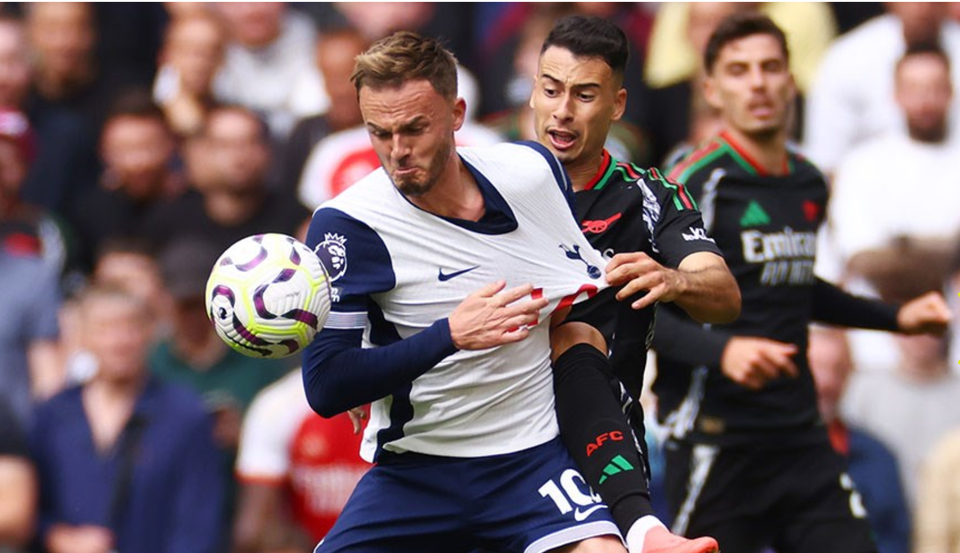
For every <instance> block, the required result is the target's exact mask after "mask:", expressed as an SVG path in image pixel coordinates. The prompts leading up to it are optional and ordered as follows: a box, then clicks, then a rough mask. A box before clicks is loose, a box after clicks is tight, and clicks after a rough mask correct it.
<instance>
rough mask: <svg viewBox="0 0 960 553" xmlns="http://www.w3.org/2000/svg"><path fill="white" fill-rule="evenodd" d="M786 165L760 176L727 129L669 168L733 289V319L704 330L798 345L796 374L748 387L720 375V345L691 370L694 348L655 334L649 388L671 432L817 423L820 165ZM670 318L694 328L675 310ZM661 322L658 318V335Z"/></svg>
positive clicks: (794, 158)
mask: <svg viewBox="0 0 960 553" xmlns="http://www.w3.org/2000/svg"><path fill="white" fill-rule="evenodd" d="M786 163H787V166H786V167H784V174H782V175H777V176H773V175H769V174H765V172H764V171H763V169H762V168H761V167H760V166H759V165H758V164H757V163H755V162H754V161H753V160H751V159H750V157H749V155H748V154H746V153H745V152H744V151H743V150H741V149H740V148H738V146H737V145H736V144H735V143H734V142H733V140H732V139H731V138H730V136H729V135H727V134H726V133H721V134H720V135H719V136H718V137H717V138H715V139H714V140H712V141H710V142H709V143H707V144H706V145H705V146H703V147H701V148H700V149H698V150H696V151H694V152H692V153H691V154H690V155H688V156H687V157H686V158H685V159H684V160H683V161H681V162H680V163H679V164H678V165H677V166H676V167H674V168H673V169H672V170H671V171H670V177H671V178H673V179H676V180H677V181H678V182H680V183H683V185H684V186H685V187H686V188H687V190H688V192H689V193H690V194H691V195H693V196H694V197H695V198H696V199H697V201H698V202H699V203H700V208H701V210H702V212H703V219H704V221H705V225H706V229H707V232H709V233H710V236H711V237H713V238H714V239H715V240H716V242H717V245H718V246H719V247H720V249H721V250H723V253H724V257H725V259H726V262H727V265H728V266H729V268H730V271H731V272H732V273H733V275H734V276H735V277H736V279H737V282H738V283H739V285H740V292H741V296H742V299H743V304H742V310H741V315H740V317H739V319H737V320H736V321H734V322H733V323H730V324H726V325H712V326H710V325H707V326H706V327H705V328H707V329H708V331H709V332H711V333H719V334H720V335H725V336H744V335H745V336H758V337H766V338H770V339H773V340H777V341H780V342H786V343H790V344H796V345H797V348H798V353H797V354H796V355H795V357H794V361H795V363H796V365H797V368H798V369H799V371H800V374H799V376H798V377H797V378H791V377H786V376H781V377H779V378H777V379H775V380H773V381H771V382H769V383H768V384H767V385H766V387H764V388H763V389H762V390H760V391H752V390H749V389H747V388H745V387H743V386H741V385H739V384H736V383H735V382H733V381H732V380H730V379H728V378H727V377H725V376H724V375H723V374H722V373H721V372H720V369H719V351H718V352H715V353H716V355H715V360H714V362H713V366H710V365H703V366H692V365H690V364H689V363H685V362H684V361H683V360H682V359H683V358H684V355H683V354H684V351H683V349H684V348H685V347H694V346H692V345H691V346H687V345H686V344H685V343H684V342H685V341H684V336H682V335H681V336H671V337H670V339H669V347H667V346H666V345H664V346H663V347H661V343H660V341H659V340H658V341H657V343H656V349H657V360H658V374H657V380H656V382H655V384H654V391H655V392H656V394H657V397H658V400H659V406H660V411H659V415H660V418H661V421H662V422H665V423H667V424H668V425H670V426H671V428H672V430H673V432H674V435H679V436H683V435H685V434H687V433H693V434H695V435H698V436H699V437H700V438H701V439H702V438H706V439H708V440H709V439H710V437H711V436H712V437H714V438H715V439H716V440H718V441H722V440H725V437H728V436H731V435H733V436H735V435H736V434H737V433H740V432H747V433H749V432H751V431H763V430H770V429H779V428H784V427H790V426H797V427H800V426H804V425H809V424H810V423H812V422H815V421H817V420H818V413H817V402H816V391H815V389H814V383H813V378H812V376H811V373H810V369H809V366H808V364H807V357H806V349H807V325H808V323H809V322H810V320H811V316H812V302H813V290H814V285H815V282H816V280H815V277H814V272H813V266H814V260H815V257H816V241H817V229H818V228H819V226H820V223H821V222H822V221H823V218H824V213H825V209H826V202H827V185H826V182H825V180H824V178H823V175H822V174H821V173H820V171H819V170H817V168H816V167H814V166H813V165H812V164H811V163H810V162H808V161H807V160H806V159H804V158H803V157H801V156H799V155H798V154H796V153H793V152H790V154H789V156H788V159H787V161H786ZM668 315H669V317H679V318H683V319H685V320H686V321H687V323H689V324H690V325H693V324H695V323H693V321H692V320H690V319H689V318H688V317H686V315H685V314H684V313H683V312H682V311H680V310H678V309H672V310H671V312H670V313H669V314H668ZM662 318H663V317H662ZM661 323H663V321H661ZM665 327H666V325H665V324H659V325H658V332H664V331H665V330H666V329H665ZM669 328H670V331H671V332H677V329H678V327H676V326H673V325H671V326H670V327H669ZM688 328H692V327H689V326H688ZM693 331H694V332H697V331H699V328H693ZM691 342H692V340H691ZM730 439H735V438H732V437H731V438H730ZM728 441H729V440H728Z"/></svg>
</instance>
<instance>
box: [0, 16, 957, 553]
mask: <svg viewBox="0 0 960 553" xmlns="http://www.w3.org/2000/svg"><path fill="white" fill-rule="evenodd" d="M736 10H761V11H763V12H765V13H766V14H768V15H769V16H770V17H771V18H772V19H773V20H774V21H775V22H776V23H777V24H778V25H780V26H781V27H782V28H783V29H784V31H785V32H786V34H787V38H788V41H789V45H790V49H791V60H790V61H791V68H792V71H793V73H794V76H795V78H796V82H797V84H798V88H799V90H800V92H801V94H802V96H801V97H800V99H799V101H798V102H797V105H796V106H795V107H796V109H795V112H794V115H795V117H794V123H793V136H794V139H795V144H796V147H797V148H799V149H800V150H801V151H802V152H804V154H805V155H807V156H808V157H809V158H810V159H812V160H813V161H814V162H815V163H816V164H817V165H818V166H819V167H820V168H821V169H822V170H823V171H824V173H825V174H826V175H827V176H828V178H829V181H830V184H831V194H832V198H831V204H830V215H829V221H828V223H827V225H826V226H825V227H824V229H823V231H822V233H821V238H820V259H819V261H818V272H819V273H820V274H821V275H822V276H824V277H825V278H828V279H829V280H832V281H834V282H838V283H841V284H843V285H844V286H845V287H847V288H848V289H850V290H852V291H855V292H858V293H863V294H868V295H874V296H878V297H881V298H883V299H886V300H889V301H899V300H904V299H907V298H912V297H915V296H917V295H919V294H920V293H922V292H926V291H929V290H944V292H945V294H946V295H947V297H948V299H950V301H953V302H954V304H955V305H954V307H955V308H956V307H960V302H957V301H956V300H957V291H960V241H958V240H957V233H958V231H960V141H958V140H957V133H958V127H957V122H958V118H960V106H958V105H957V102H958V101H960V100H958V96H957V95H956V94H955V90H956V89H957V86H958V84H960V69H958V68H956V65H957V64H958V63H960V5H958V4H953V3H923V2H917V3H889V4H881V3H872V2H866V3H856V4H846V3H823V2H803V3H735V4H734V3H690V4H687V3H537V4H533V3H501V2H490V3H482V4H480V3H420V2H405V3H376V2H372V3H303V4H290V5H287V4H282V3H249V4H227V3H224V4H206V3H165V4H159V3H156V4H137V3H123V2H121V3H109V4H86V3H70V4H61V3H43V4H27V3H24V4H17V3H2V4H0V305H3V306H4V309H3V317H0V551H3V549H4V548H7V549H9V550H11V551H27V550H38V551H39V550H41V548H42V549H46V550H48V551H51V552H53V553H58V552H61V551H64V552H66V551H70V552H72V553H86V552H89V553H107V552H109V551H117V550H122V551H138V552H141V553H143V552H151V551H158V552H159V551H174V550H176V551H178V552H194V551H196V552H199V551H235V552H264V551H272V552H281V551H284V552H288V553H293V552H301V551H303V552H306V551H310V550H312V546H313V544H314V543H315V542H316V541H317V540H318V539H319V537H321V536H322V535H323V534H324V533H325V531H326V529H327V528H328V527H329V525H330V524H331V523H332V520H333V519H334V518H335V517H336V514H337V512H338V510H339V508H340V507H341V506H342V504H343V502H344V500H345V498H346V497H347V495H349V492H350V490H351V489H352V486H353V484H354V483H355V482H356V480H357V479H358V478H359V476H360V475H362V473H363V472H364V470H365V468H366V467H365V465H364V464H363V463H362V461H360V460H359V458H358V455H357V449H358V444H359V438H358V437H356V436H354V434H353V431H352V427H351V424H350V421H349V420H347V419H346V418H345V417H338V418H334V419H331V420H324V419H321V418H319V417H318V416H316V415H315V414H313V413H312V412H311V411H310V409H309V407H308V406H307V404H306V400H305V398H304V397H303V390H302V386H301V384H300V381H299V373H298V372H297V371H296V367H295V366H294V365H293V364H291V363H296V360H293V361H292V362H291V363H282V362H277V361H260V360H255V359H251V358H247V357H243V356H241V355H239V354H237V353H235V352H233V351H232V350H230V349H229V348H227V347H226V346H225V345H224V344H223V343H222V342H221V341H220V340H219V339H218V338H217V336H216V335H215V334H214V331H213V329H212V326H211V325H210V324H209V323H208V322H207V320H206V315H205V312H204V303H203V289H204V285H205V281H206V277H207V274H208V272H209V269H210V267H211V266H212V264H213V261H214V260H215V259H216V258H217V256H218V255H219V253H220V252H222V251H223V250H224V249H225V248H226V247H227V246H229V245H230V244H232V243H233V242H235V241H236V240H238V239H240V238H243V237H245V236H248V235H250V234H255V233H261V232H282V233H286V234H291V235H296V236H302V232H303V230H304V228H305V224H306V222H307V221H308V218H309V215H310V213H311V211H312V210H313V209H314V208H315V207H316V206H317V205H319V204H320V203H321V202H322V201H324V200H326V199H328V198H330V197H332V196H334V195H336V194H337V193H339V192H340V191H341V190H343V189H344V188H345V187H347V186H349V185H350V184H351V183H353V182H355V181H356V180H358V179H359V178H360V177H362V176H363V175H365V174H366V173H368V172H369V171H371V170H372V169H374V168H376V167H377V166H378V162H377V159H376V156H375V154H374V153H373V150H372V149H371V147H370V144H369V140H368V138H367V134H366V131H365V129H364V128H363V127H362V125H361V123H362V121H361V117H360V113H359V109H358V107H357V103H356V92H355V90H354V88H353V85H352V84H351V83H350V81H349V76H350V74H351V72H352V67H353V58H354V56H355V55H356V54H358V53H360V52H361V51H362V50H364V49H365V48H366V47H367V45H369V44H370V43H371V42H372V41H374V40H376V39H378V38H380V37H382V36H385V35H386V34H389V33H390V32H392V31H394V30H399V29H411V30H416V31H418V32H420V33H422V34H425V35H431V36H437V37H440V38H442V39H443V40H444V41H445V42H446V44H447V45H448V46H449V48H450V49H451V50H452V51H453V52H454V53H455V54H456V56H457V58H458V60H459V62H460V65H461V67H460V69H461V72H460V89H461V91H460V95H461V96H463V97H464V98H465V99H466V101H467V105H468V107H469V115H470V121H469V123H468V124H466V125H465V127H464V129H463V130H462V131H461V132H460V133H459V135H458V138H457V140H458V142H459V143H460V144H462V145H484V144H490V143H495V142H498V141H502V140H529V139H535V134H534V132H533V126H532V125H533V121H532V115H531V111H530V108H529V106H528V100H529V96H530V93H531V91H532V86H533V79H532V77H533V75H534V74H535V71H536V63H537V57H538V54H539V50H540V45H541V43H542V41H543V39H544V38H545V37H546V35H547V33H548V31H549V30H550V28H551V26H552V25H553V22H554V21H555V20H556V19H557V18H559V17H562V16H564V15H567V14H570V13H588V14H592V15H599V16H602V17H606V18H609V19H611V20H612V21H614V22H616V23H617V24H618V25H619V26H620V27H621V28H623V29H624V31H626V33H627V34H628V36H629V38H630V39H631V41H632V52H631V58H630V62H629V65H628V70H627V73H626V81H625V87H626V88H627V90H628V104H627V113H626V116H625V117H624V120H623V121H621V122H619V123H617V124H616V125H615V126H614V128H613V130H612V132H611V134H610V137H609V140H608V144H607V147H608V149H609V150H610V151H611V152H612V153H614V154H615V157H617V158H619V159H623V160H629V161H632V162H634V163H637V164H639V165H642V166H647V165H656V166H660V167H666V166H669V165H670V164H671V163H673V162H675V161H676V160H678V159H679V158H680V156H682V155H683V153H684V152H686V151H688V150H689V149H690V148H691V147H692V146H694V145H696V144H697V143H699V142H700V141H702V140H703V139H705V138H707V137H709V136H710V135H712V134H713V133H714V132H716V131H717V130H718V125H719V121H718V118H717V114H716V113H713V112H712V111H711V108H710V107H709V106H708V105H707V104H706V102H705V101H704V100H703V99H702V97H701V94H700V80H701V77H702V71H701V61H700V54H701V51H702V49H703V47H704V46H705V44H706V41H707V37H709V35H710V33H711V32H712V30H713V28H714V26H715V25H716V23H717V22H719V21H720V20H721V19H722V18H723V17H725V16H727V15H729V14H730V13H732V12H734V11H736ZM908 46H910V47H920V49H923V48H926V50H927V51H928V52H929V51H933V52H934V54H931V55H917V56H910V57H908V58H903V54H904V52H905V51H906V50H907V47H908ZM936 52H942V55H941V54H937V53H936ZM958 335H960V333H953V335H951V336H948V337H947V338H945V339H942V340H940V339H933V338H927V337H911V338H901V337H886V336H883V335H878V334H876V333H871V332H849V333H841V332H839V331H836V330H834V329H826V328H817V329H814V332H813V338H812V339H811V344H812V345H811V348H812V350H813V351H812V352H811V355H812V365H813V368H814V370H815V372H816V377H817V382H818V385H819V386H820V393H821V396H822V397H821V400H822V411H823V413H824V419H825V420H826V421H827V422H828V423H829V424H831V425H832V427H836V428H840V427H843V428H844V429H849V432H837V433H836V436H837V437H838V439H837V440H836V443H835V446H836V447H837V449H838V450H840V451H842V452H844V453H846V454H848V455H849V457H850V461H851V476H852V477H853V479H854V481H855V482H856V483H857V486H858V488H859V489H860V492H861V495H862V496H863V501H864V503H865V505H866V506H867V509H868V511H869V512H870V514H871V517H872V518H873V519H874V523H875V526H876V527H877V533H878V537H879V538H880V544H881V551H883V552H884V553H887V552H904V553H905V552H908V551H916V552H922V553H948V552H953V551H958V550H960V401H958V399H960V376H958V373H957V371H956V370H955V369H956V368H957V363H956V361H957V359H960V340H958V339H957V336H958ZM650 372H653V370H652V369H651V371H650ZM171 384H173V386H171ZM184 389H188V390H190V391H189V392H184V391H183V390H184ZM646 399H647V403H648V405H650V406H651V407H654V408H655V398H652V397H651V398H646ZM861 436H862V437H863V438H862V439H861V438H860V437H861ZM649 438H650V439H651V440H653V441H655V439H656V435H655V433H653V434H652V435H651V436H650V437H649ZM865 444H868V445H865ZM144 467H146V468H144Z"/></svg>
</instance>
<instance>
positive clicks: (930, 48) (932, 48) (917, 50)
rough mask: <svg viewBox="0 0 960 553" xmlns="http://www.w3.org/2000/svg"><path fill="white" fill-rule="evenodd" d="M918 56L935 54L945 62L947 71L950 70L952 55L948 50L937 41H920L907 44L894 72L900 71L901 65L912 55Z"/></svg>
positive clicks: (934, 55)
mask: <svg viewBox="0 0 960 553" xmlns="http://www.w3.org/2000/svg"><path fill="white" fill-rule="evenodd" d="M916 56H933V57H936V58H939V59H940V61H942V62H943V65H944V66H945V67H946V68H947V73H949V72H950V56H948V55H947V52H946V51H945V50H944V49H943V48H942V47H941V46H940V44H938V43H936V42H918V43H916V44H910V45H908V46H907V51H906V52H904V53H903V55H902V56H900V59H898V60H897V66H896V70H895V72H894V73H899V72H900V67H901V66H902V65H903V64H904V62H906V61H907V60H909V59H910V58H912V57H916Z"/></svg>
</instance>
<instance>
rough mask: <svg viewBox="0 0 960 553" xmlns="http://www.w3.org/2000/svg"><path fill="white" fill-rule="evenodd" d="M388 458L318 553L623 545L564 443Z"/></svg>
mask: <svg viewBox="0 0 960 553" xmlns="http://www.w3.org/2000/svg"><path fill="white" fill-rule="evenodd" d="M382 457H386V459H381V461H380V463H379V464H378V465H377V466H375V467H373V468H372V469H371V470H370V471H369V472H367V474H366V475H365V476H364V477H363V479H362V480H360V483H359V484H358V485H357V488H356V490H354V492H353V495H352V496H351V497H350V500H349V501H348V502H347V505H346V506H345V507H344V509H343V512H342V513H341V515H340V518H339V519H338V520H337V523H336V524H335V525H334V527H333V528H332V529H331V530H330V533H329V534H328V535H327V537H326V538H325V539H324V540H323V541H322V542H321V543H320V545H318V546H317V548H316V550H315V553H332V552H351V553H353V552H364V553H367V552H381V551H391V552H407V551H409V552H411V553H414V552H416V553H430V552H433V551H436V552H438V553H439V552H444V553H450V552H457V551H473V550H476V549H489V550H494V551H502V552H505V553H512V552H516V553H539V552H542V551H549V550H551V549H555V548H557V547H560V546H563V545H567V544H571V543H574V542H577V541H580V540H583V539H586V538H591V537H595V536H601V535H613V536H617V537H619V536H620V534H619V532H618V530H617V527H616V525H615V524H614V523H613V520H612V519H611V518H610V509H608V508H607V506H606V504H604V503H602V502H601V501H600V497H599V496H597V495H595V494H593V493H592V492H591V490H590V488H589V486H588V485H587V484H586V483H585V482H584V480H583V477H582V476H581V475H580V472H579V471H578V470H577V469H576V468H575V465H574V463H573V460H572V459H571V458H570V455H569V453H567V450H566V449H565V448H564V447H563V444H561V443H560V440H559V439H555V440H552V441H550V442H547V443H546V444H543V445H540V446H537V447H534V448H531V449H527V450H524V451H520V452H517V453H510V454H506V455H496V456H492V457H480V458H467V459H463V458H453V457H436V456H431V455H421V454H416V453H405V454H402V455H396V454H394V455H387V454H384V455H383V456H382Z"/></svg>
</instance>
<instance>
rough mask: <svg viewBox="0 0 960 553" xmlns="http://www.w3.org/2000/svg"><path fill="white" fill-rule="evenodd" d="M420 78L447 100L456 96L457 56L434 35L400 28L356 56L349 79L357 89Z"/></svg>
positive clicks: (390, 84) (382, 86) (393, 84)
mask: <svg viewBox="0 0 960 553" xmlns="http://www.w3.org/2000/svg"><path fill="white" fill-rule="evenodd" d="M419 79H423V80H426V81H427V82H429V83H430V85H431V86H433V89H434V90H436V91H437V93H439V94H440V95H441V96H443V97H444V98H446V99H448V100H451V101H452V100H455V99H456V97H457V58H456V57H454V55H453V54H452V53H451V52H450V51H449V50H447V49H446V48H444V47H443V45H441V44H440V42H439V41H438V40H436V39H433V38H427V37H422V36H420V35H418V34H417V33H414V32H411V31H399V32H396V33H393V34H392V35H390V36H388V37H385V38H382V39H380V40H378V41H377V42H375V43H374V44H373V46H371V47H370V48H369V49H368V50H367V51H366V52H364V53H362V54H360V55H359V56H357V63H356V66H355V67H354V70H353V75H352V76H351V77H350V80H351V81H352V82H353V85H354V86H355V87H356V88H357V94H358V95H359V94H360V89H361V88H363V87H365V86H366V87H369V88H373V89H379V88H384V87H399V86H401V85H403V84H404V83H406V82H408V81H415V80H419Z"/></svg>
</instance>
